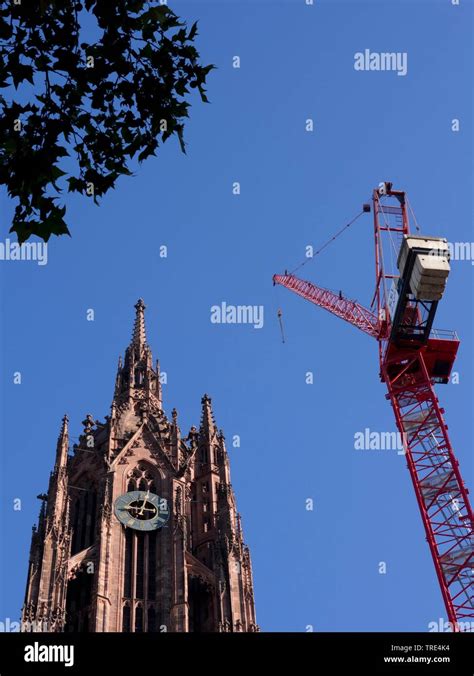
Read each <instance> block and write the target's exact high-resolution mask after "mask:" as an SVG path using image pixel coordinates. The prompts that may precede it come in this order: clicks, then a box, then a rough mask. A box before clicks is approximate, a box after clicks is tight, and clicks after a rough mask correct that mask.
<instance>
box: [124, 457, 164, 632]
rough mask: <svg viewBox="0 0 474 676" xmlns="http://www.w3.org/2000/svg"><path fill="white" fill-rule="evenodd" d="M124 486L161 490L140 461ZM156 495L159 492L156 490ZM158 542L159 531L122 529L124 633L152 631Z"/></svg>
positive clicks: (156, 475)
mask: <svg viewBox="0 0 474 676" xmlns="http://www.w3.org/2000/svg"><path fill="white" fill-rule="evenodd" d="M127 486H128V490H140V491H147V490H149V491H150V492H153V493H157V490H158V491H160V490H161V476H160V474H159V472H157V471H156V470H154V468H152V467H150V465H148V464H147V463H144V462H140V463H139V464H138V466H137V467H136V468H135V469H133V470H132V471H131V472H130V473H129V474H128V482H127ZM157 487H158V488H157ZM157 494H158V495H160V493H159V492H158V493H157ZM159 542H160V531H159V530H158V531H150V532H140V531H135V530H132V529H130V528H126V529H125V531H124V548H125V551H124V569H123V572H124V576H123V596H124V600H125V602H126V605H125V606H124V610H123V617H122V631H124V632H125V631H132V632H133V631H135V632H144V631H146V632H148V631H156V624H157V619H156V607H155V603H156V601H157V594H158V593H159V590H158V585H157V562H158V555H159V546H160V545H159ZM126 608H128V610H126Z"/></svg>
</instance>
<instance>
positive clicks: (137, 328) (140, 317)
mask: <svg viewBox="0 0 474 676" xmlns="http://www.w3.org/2000/svg"><path fill="white" fill-rule="evenodd" d="M145 308H146V305H145V303H144V302H143V299H142V298H139V299H138V301H137V302H136V303H135V310H136V314H135V324H134V326H133V335H132V341H131V343H130V347H131V348H135V352H136V354H138V355H141V354H142V350H143V348H145V347H147V342H146V331H145Z"/></svg>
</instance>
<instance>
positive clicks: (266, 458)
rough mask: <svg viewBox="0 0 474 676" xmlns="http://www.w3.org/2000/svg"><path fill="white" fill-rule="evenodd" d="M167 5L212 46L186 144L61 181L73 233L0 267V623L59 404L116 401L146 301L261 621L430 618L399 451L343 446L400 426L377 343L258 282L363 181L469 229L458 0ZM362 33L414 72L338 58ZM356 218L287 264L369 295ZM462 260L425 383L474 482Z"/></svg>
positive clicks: (361, 296)
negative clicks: (217, 456) (240, 540)
mask: <svg viewBox="0 0 474 676" xmlns="http://www.w3.org/2000/svg"><path fill="white" fill-rule="evenodd" d="M171 6H172V7H173V9H174V10H175V11H176V13H177V14H179V15H180V16H182V17H183V18H186V19H188V20H189V21H190V22H191V21H194V20H195V19H199V20H200V23H199V26H200V36H199V38H198V46H199V49H200V51H201V54H202V58H203V61H204V62H206V63H209V62H212V63H215V64H216V65H217V66H218V69H217V70H216V71H213V73H212V74H211V76H210V78H209V87H208V94H209V99H210V101H211V104H210V105H203V104H201V103H200V102H198V101H195V104H194V105H193V107H192V109H191V114H190V115H191V119H190V121H189V123H188V125H187V128H186V132H185V136H186V140H187V142H188V154H187V156H183V155H182V154H181V153H180V151H179V147H178V144H177V143H176V142H174V141H171V142H168V143H167V144H166V145H165V146H164V147H163V148H162V150H161V152H160V153H159V157H157V158H156V159H155V158H152V159H151V160H148V161H146V162H145V163H144V164H143V165H142V166H141V167H139V168H138V169H137V172H136V175H135V176H134V177H133V178H124V179H123V180H121V181H120V182H119V184H118V186H117V189H116V190H115V191H114V192H111V193H109V194H108V195H107V197H106V198H105V199H104V200H103V201H102V204H101V206H100V208H97V207H95V206H94V205H93V204H92V203H91V202H90V201H88V200H87V199H86V198H81V197H79V196H76V195H74V196H69V197H68V198H67V199H68V223H69V224H70V229H71V232H72V238H61V239H57V238H55V239H53V240H52V241H51V243H50V245H49V252H48V253H49V256H48V264H47V265H45V266H42V267H41V266H38V265H36V264H35V263H34V262H8V261H1V262H0V279H1V288H2V295H1V303H2V312H1V316H2V344H1V345H0V350H1V352H0V354H1V360H0V363H1V375H2V379H1V381H2V389H1V397H2V400H1V407H0V411H1V430H2V432H1V434H2V439H1V441H2V455H1V463H2V477H3V484H2V493H1V502H2V507H1V527H2V531H3V532H2V556H1V566H2V570H1V571H0V572H1V578H0V579H2V581H3V584H2V587H1V597H0V616H1V617H0V619H2V621H3V618H6V617H10V618H12V619H17V618H18V615H19V611H20V607H21V605H22V600H23V593H24V586H25V580H26V572H27V558H28V549H29V541H30V534H31V526H32V524H33V523H34V521H35V520H36V517H37V512H38V508H39V502H38V500H36V497H35V496H36V495H37V494H38V493H40V492H42V491H44V490H45V489H46V488H47V482H48V476H49V471H50V469H51V468H52V465H53V462H54V451H55V443H56V438H57V434H58V431H59V426H60V420H61V417H62V416H63V414H64V413H65V412H67V413H68V414H69V416H70V419H71V429H72V435H74V436H77V435H78V434H79V432H80V431H81V426H80V421H81V420H83V418H84V415H85V414H86V413H92V414H93V415H94V417H96V418H99V419H103V416H104V415H107V414H108V413H109V407H110V403H111V397H112V393H113V385H114V377H115V371H116V364H117V358H118V356H119V354H121V353H123V351H124V349H125V347H126V345H127V344H128V342H129V339H130V335H131V329H132V321H133V313H134V310H133V304H134V303H135V302H136V300H137V298H138V297H140V296H142V297H143V298H144V299H145V302H146V303H147V329H148V340H149V343H150V344H151V346H152V349H153V352H154V356H155V357H159V358H160V360H161V365H162V369H163V370H164V371H166V373H167V375H168V384H167V385H166V387H165V388H164V405H165V409H166V411H167V413H168V414H169V413H170V412H171V409H172V408H173V407H174V406H176V408H177V409H178V411H179V416H180V421H181V427H182V429H183V431H184V430H185V431H187V430H188V429H189V427H190V426H191V425H192V424H198V423H199V416H200V397H201V396H202V394H203V393H204V392H207V393H209V394H210V395H211V396H212V398H213V405H214V412H215V416H216V420H217V423H218V425H219V426H220V427H222V428H223V429H224V432H225V434H226V437H227V440H228V443H229V446H230V449H229V450H230V453H231V463H232V477H233V485H234V488H235V490H236V494H237V502H238V507H239V510H240V512H241V513H242V518H243V526H244V533H245V536H246V540H247V542H248V544H249V545H250V548H251V553H252V559H253V568H254V578H255V594H256V608H257V619H258V622H259V624H260V626H261V628H262V630H265V631H306V630H307V627H308V625H311V626H312V627H313V628H314V631H351V630H352V631H389V630H390V631H392V630H393V631H402V630H406V631H412V630H413V631H425V630H427V629H428V624H429V623H430V622H433V621H437V620H438V618H440V617H444V616H445V611H444V607H443V604H442V600H441V595H440V591H439V589H438V586H437V582H436V578H435V573H434V568H433V565H432V563H431V560H430V554H429V551H428V546H427V544H426V542H425V536H424V532H423V529H422V524H421V519H420V516H419V514H418V510H417V505H416V501H415V497H414V494H413V491H412V487H411V483H410V478H409V474H408V471H407V469H406V466H405V461H404V458H403V456H400V455H397V453H396V451H356V450H355V449H354V434H356V433H357V432H359V431H363V430H364V429H365V428H370V429H371V430H373V431H391V430H394V429H395V425H394V420H393V415H392V412H391V409H390V406H389V404H388V402H387V401H386V400H385V398H384V394H385V390H384V386H383V385H382V384H381V383H380V382H379V380H378V361H377V349H376V347H377V346H376V343H375V341H374V340H373V339H371V338H370V337H368V336H366V335H365V334H363V333H361V332H358V331H357V330H356V329H355V328H353V327H351V326H349V325H346V324H344V323H343V322H341V321H340V320H338V319H336V318H334V317H331V316H329V315H328V314H327V313H325V312H323V311H322V310H319V309H318V308H315V307H314V306H312V305H310V304H309V303H305V302H304V301H303V300H302V299H301V298H298V297H296V296H292V294H291V293H290V292H288V291H287V290H285V289H282V288H278V289H274V288H273V287H272V275H273V274H274V273H276V272H282V271H283V270H284V269H285V268H288V269H292V268H293V267H294V266H295V265H296V264H297V263H298V262H300V261H301V260H302V259H303V257H304V253H305V246H306V245H309V244H311V245H313V246H314V247H317V246H318V245H319V244H321V243H322V242H324V241H325V240H326V239H327V238H328V237H329V236H331V235H332V234H333V233H334V231H335V230H337V229H338V228H340V227H342V225H344V223H346V222H347V221H348V220H349V219H350V218H351V217H352V216H354V215H355V214H356V213H357V212H358V211H359V210H360V206H361V204H362V202H364V201H366V200H367V199H368V197H369V195H370V193H371V190H372V188H373V187H374V186H376V185H377V184H378V183H379V182H380V181H382V180H390V181H393V183H394V186H395V187H397V188H400V189H404V190H406V191H407V193H408V196H409V198H410V201H411V203H412V205H413V207H414V209H415V213H416V216H417V220H418V222H419V224H420V226H421V229H422V231H423V232H425V233H428V234H434V235H441V236H446V237H448V239H450V240H451V241H461V242H466V241H469V242H470V241H472V240H473V239H474V238H473V234H472V196H471V195H472V180H473V176H472V128H471V119H472V100H471V98H470V91H469V89H470V86H469V85H470V83H471V82H472V65H471V64H472V63H473V62H474V61H473V59H472V56H473V54H472V51H473V50H472V35H471V29H470V26H471V23H472V6H470V3H468V2H467V1H466V0H461V4H460V6H453V5H452V4H451V2H450V0H436V1H431V2H415V1H411V2H405V1H399V2H394V1H393V0H392V1H390V2H387V1H385V0H377V2H375V1H374V2H360V1H358V2H346V3H344V2H340V1H336V2H334V0H332V1H331V2H329V0H327V1H324V0H315V4H314V5H313V6H307V5H305V3H304V0H292V1H291V2H290V1H287V2H277V1H272V2H270V0H267V1H255V0H253V1H252V2H243V1H240V2H221V3H218V2H203V1H202V0H194V1H193V2H176V3H174V4H173V5H171ZM364 49H370V50H371V51H380V52H387V51H395V52H407V54H408V72H407V75H406V76H404V77H400V76H398V75H397V74H396V73H395V72H358V71H355V70H354V67H353V65H354V54H355V53H356V52H359V51H363V50H364ZM234 56H240V59H241V67H240V68H239V69H235V68H233V67H232V59H233V57H234ZM308 118H312V119H313V120H314V131H313V132H312V133H311V132H306V131H305V121H306V120H307V119H308ZM453 118H458V119H459V120H460V131H459V132H453V131H452V130H451V121H452V119H453ZM235 181H238V182H240V184H241V194H240V195H239V196H235V195H233V194H232V184H233V182H235ZM0 208H1V214H2V221H1V223H2V226H1V227H2V233H1V240H2V241H4V240H5V238H6V237H8V227H9V225H8V224H9V219H10V218H11V213H12V205H11V203H10V202H9V200H8V198H7V197H6V195H5V194H4V193H3V192H2V193H1V201H0ZM371 227H372V220H371V216H370V215H366V216H364V217H363V218H361V219H360V220H359V221H358V222H357V224H356V225H354V226H353V227H352V228H351V229H350V231H348V232H347V233H346V234H345V235H344V237H343V238H341V239H340V240H338V242H337V243H336V244H334V245H333V246H331V247H329V248H328V249H327V251H325V252H324V253H323V254H321V256H318V257H317V259H315V260H314V261H313V262H311V263H309V264H308V265H306V266H305V267H304V268H303V271H302V272H303V276H305V277H307V278H309V279H311V280H312V281H313V282H315V283H318V284H320V285H322V286H328V287H330V288H334V289H342V290H343V291H344V292H345V293H346V294H347V295H349V296H350V297H352V298H357V299H358V300H359V301H360V302H361V303H364V304H366V305H368V304H369V303H370V300H371V298H372V293H373V278H374V270H373V266H374V262H373V242H372V230H371ZM161 245H166V246H167V247H168V258H167V259H162V258H160V256H159V249H160V246H161ZM473 272H474V270H473V267H472V265H471V261H457V262H453V264H452V272H451V276H450V279H449V282H448V287H447V292H446V294H445V297H444V300H443V303H442V304H440V308H439V312H438V317H437V320H436V325H437V326H438V327H440V328H453V329H456V330H457V332H458V334H459V335H460V337H461V340H462V344H461V349H460V352H459V358H458V361H457V363H456V367H455V370H456V371H457V372H458V373H459V384H456V385H454V384H449V385H446V386H440V387H439V396H440V399H441V401H442V404H443V406H444V407H445V409H446V419H447V422H448V425H449V431H450V434H451V439H452V442H453V445H454V448H455V452H456V455H457V457H458V459H459V461H460V464H461V470H462V473H463V476H464V479H465V481H466V482H467V484H468V486H470V487H471V488H472V487H473V485H474V482H473V473H472V422H471V419H472V382H473V380H472V377H473V370H472V358H471V354H472V340H473V325H472V310H471V308H472V301H473V298H472V292H473V287H472V275H473ZM222 301H225V302H227V303H229V304H235V305H239V304H244V305H247V304H251V305H264V308H265V323H264V327H263V328H262V329H261V330H258V329H254V328H252V327H251V326H248V325H216V324H212V323H211V322H210V308H211V306H212V305H214V304H218V303H220V302H222ZM280 306H281V308H282V310H283V315H284V324H285V332H286V336H287V342H286V343H285V344H284V345H283V344H282V343H281V340H280V335H279V329H278V323H277V319H276V310H277V308H278V307H280ZM89 308H92V309H94V311H95V321H94V322H89V321H86V312H87V310H88V309H89ZM15 371H21V373H22V384H21V385H14V384H13V373H14V372H15ZM307 371H313V372H314V384H313V385H307V384H305V373H306V372H307ZM236 434H238V435H240V437H241V447H240V448H235V449H234V448H232V447H231V440H232V437H233V435H236ZM17 497H19V498H21V501H22V509H21V511H13V507H12V505H13V499H14V498H17ZM308 498H311V499H313V500H314V510H313V511H307V510H306V508H305V505H306V500H307V499H308ZM381 561H384V562H386V566H387V573H386V574H385V575H381V574H379V572H378V570H379V562H381Z"/></svg>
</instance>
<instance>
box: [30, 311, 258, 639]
mask: <svg viewBox="0 0 474 676" xmlns="http://www.w3.org/2000/svg"><path fill="white" fill-rule="evenodd" d="M135 308H136V318H135V325H134V329H133V336H132V340H131V343H130V345H129V346H128V347H127V349H126V352H125V359H124V361H123V363H122V360H121V359H120V360H119V366H118V372H117V377H116V381H115V393H114V398H113V402H112V407H111V415H110V416H106V418H105V422H99V421H98V420H96V421H94V419H93V417H92V416H91V415H88V416H87V417H86V419H85V420H84V422H83V425H84V433H83V434H82V435H81V436H80V437H79V443H78V444H75V445H74V447H73V454H72V455H69V453H68V449H69V436H68V418H67V416H65V417H64V418H63V421H62V427H61V431H60V434H59V439H58V443H57V448H56V461H55V465H54V469H53V471H52V473H51V476H50V480H49V488H48V493H47V495H41V496H38V497H39V498H40V499H41V500H42V501H43V502H42V507H41V511H40V516H39V523H38V526H37V527H34V528H33V535H32V541H31V551H30V563H29V571H28V581H27V586H26V595H25V604H24V607H23V611H22V621H23V629H24V630H33V631H59V632H61V631H83V632H86V631H89V632H164V631H171V632H206V631H210V632H217V631H223V632H251V631H258V626H257V624H256V620H255V608H254V593H253V583H252V569H251V562H250V554H249V550H248V547H247V546H246V545H245V544H244V541H243V535H242V527H241V522H240V516H239V514H238V513H237V509H236V502H235V496H234V492H233V490H232V485H231V483H230V470H229V457H228V455H227V451H226V447H225V442H224V436H223V434H222V432H219V431H218V430H217V427H216V424H215V422H214V418H213V414H212V408H211V400H210V398H209V397H208V396H207V395H204V397H203V398H202V413H201V423H200V427H199V429H197V428H196V427H191V430H190V431H189V434H188V435H187V436H186V437H182V435H181V430H180V428H179V425H178V414H177V411H176V410H174V409H173V411H172V414H171V420H168V418H167V417H166V415H165V413H164V412H163V406H162V395H161V383H160V371H159V363H158V362H156V365H155V367H153V361H152V354H151V350H150V348H149V346H148V344H147V341H146V335H145V320H144V311H145V305H144V303H143V301H142V300H139V301H138V302H137V304H136V305H135ZM148 516H150V518H149V519H148ZM147 519H148V520H147Z"/></svg>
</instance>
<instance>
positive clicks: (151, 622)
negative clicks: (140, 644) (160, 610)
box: [148, 608, 156, 632]
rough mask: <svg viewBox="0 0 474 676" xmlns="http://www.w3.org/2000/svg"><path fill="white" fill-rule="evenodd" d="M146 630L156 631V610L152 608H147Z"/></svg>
mask: <svg viewBox="0 0 474 676" xmlns="http://www.w3.org/2000/svg"><path fill="white" fill-rule="evenodd" d="M148 631H149V632H153V631H156V611H155V609H154V608H148Z"/></svg>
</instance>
